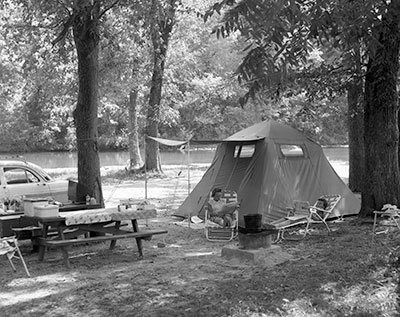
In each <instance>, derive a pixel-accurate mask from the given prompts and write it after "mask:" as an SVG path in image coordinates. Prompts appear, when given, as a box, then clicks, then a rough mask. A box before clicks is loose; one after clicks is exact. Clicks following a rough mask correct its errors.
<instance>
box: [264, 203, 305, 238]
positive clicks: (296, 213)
mask: <svg viewBox="0 0 400 317" xmlns="http://www.w3.org/2000/svg"><path fill="white" fill-rule="evenodd" d="M309 208H310V203H309V202H308V201H301V200H295V201H293V207H287V208H286V210H287V215H286V217H284V218H281V219H278V220H276V221H273V222H272V223H271V224H272V225H273V226H275V228H276V229H278V233H277V236H276V239H275V242H278V241H279V240H283V239H285V237H284V234H285V232H286V231H288V229H289V228H291V227H294V226H298V225H301V224H305V223H307V218H308V214H309ZM304 236H305V233H304V235H302V238H304Z"/></svg>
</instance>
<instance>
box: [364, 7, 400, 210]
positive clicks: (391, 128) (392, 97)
mask: <svg viewBox="0 0 400 317" xmlns="http://www.w3.org/2000/svg"><path fill="white" fill-rule="evenodd" d="M399 22H400V2H399V1H392V2H391V3H390V4H389V5H388V11H387V13H386V14H385V16H384V17H383V19H382V23H381V24H380V25H379V26H378V27H377V29H376V31H377V32H376V34H375V40H376V41H378V43H377V44H375V45H374V49H371V50H370V53H369V54H370V55H369V61H368V65H367V73H366V77H365V112H364V142H365V177H364V186H363V191H362V206H361V213H360V215H361V216H368V215H371V214H372V211H373V210H381V209H382V206H383V205H384V204H394V205H397V204H398V203H399V202H400V199H399V198H400V186H399V185H400V181H399V176H400V175H399V161H398V142H399V127H398V96H397V87H396V85H397V75H398V69H399V46H400V32H399Z"/></svg>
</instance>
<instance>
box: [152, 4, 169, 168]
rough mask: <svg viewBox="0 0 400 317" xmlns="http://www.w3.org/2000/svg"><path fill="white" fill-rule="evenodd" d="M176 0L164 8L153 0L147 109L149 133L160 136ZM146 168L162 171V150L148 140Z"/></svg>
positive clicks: (155, 143)
mask: <svg viewBox="0 0 400 317" xmlns="http://www.w3.org/2000/svg"><path fill="white" fill-rule="evenodd" d="M175 5H176V4H175V0H170V1H169V3H168V5H167V8H166V9H163V8H162V6H161V5H160V3H159V0H152V15H153V22H152V25H151V40H152V43H153V50H154V56H153V58H154V61H153V76H152V78H151V88H150V98H149V107H148V110H147V129H146V130H147V135H149V136H153V137H157V136H158V124H159V122H160V106H161V92H162V82H163V76H164V68H165V60H166V58H167V49H168V42H169V38H170V37H171V32H172V28H173V25H174V21H175V8H176V7H175ZM146 145H147V146H146V154H145V155H146V158H145V159H146V168H147V169H149V170H154V171H157V172H161V164H160V152H159V148H158V143H157V142H155V141H153V140H146Z"/></svg>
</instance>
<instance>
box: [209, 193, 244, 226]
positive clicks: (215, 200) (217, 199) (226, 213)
mask: <svg viewBox="0 0 400 317" xmlns="http://www.w3.org/2000/svg"><path fill="white" fill-rule="evenodd" d="M221 197H222V189H221V188H214V189H213V191H212V192H211V199H210V200H209V201H208V207H209V211H210V220H211V221H212V222H215V223H217V224H219V225H220V226H222V227H232V226H233V225H234V221H236V220H237V219H236V218H237V216H235V212H236V209H237V208H238V207H239V203H238V202H237V201H233V202H230V203H226V202H225V201H223V200H221ZM236 214H237V212H236Z"/></svg>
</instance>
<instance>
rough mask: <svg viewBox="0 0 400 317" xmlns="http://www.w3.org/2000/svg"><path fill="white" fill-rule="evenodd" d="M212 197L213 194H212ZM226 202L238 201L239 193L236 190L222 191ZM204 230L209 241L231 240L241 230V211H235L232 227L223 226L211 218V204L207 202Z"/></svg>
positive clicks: (222, 198)
mask: <svg viewBox="0 0 400 317" xmlns="http://www.w3.org/2000/svg"><path fill="white" fill-rule="evenodd" d="M210 197H211V196H210ZM221 200H223V201H224V202H225V203H231V202H237V193H236V192H234V191H228V190H225V191H222V197H221ZM204 209H205V214H204V220H205V222H204V232H205V235H206V238H207V240H209V241H231V240H233V239H234V238H235V237H236V236H237V235H238V230H239V221H238V219H239V211H238V210H237V209H236V210H235V211H234V213H233V222H232V225H231V227H222V226H221V225H220V224H217V223H215V222H213V221H211V220H210V212H211V210H209V206H208V204H207V203H206V205H205V206H204Z"/></svg>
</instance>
